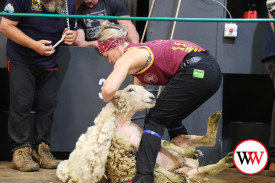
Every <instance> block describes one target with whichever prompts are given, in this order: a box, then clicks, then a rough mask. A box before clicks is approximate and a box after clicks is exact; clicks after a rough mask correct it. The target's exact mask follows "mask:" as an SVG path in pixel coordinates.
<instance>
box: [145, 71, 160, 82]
mask: <svg viewBox="0 0 275 183" xmlns="http://www.w3.org/2000/svg"><path fill="white" fill-rule="evenodd" d="M144 81H145V82H146V83H149V84H154V83H156V82H158V77H157V75H155V74H153V73H148V74H146V75H145V76H144Z"/></svg>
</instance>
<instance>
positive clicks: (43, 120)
mask: <svg viewBox="0 0 275 183" xmlns="http://www.w3.org/2000/svg"><path fill="white" fill-rule="evenodd" d="M38 78H39V79H38V81H37V87H36V92H37V93H36V100H35V104H36V105H35V117H34V125H35V126H34V139H35V144H33V146H34V147H35V149H37V148H38V145H39V144H41V143H42V142H44V143H45V144H47V145H50V135H51V127H52V123H53V116H54V112H55V108H56V97H57V90H58V81H57V77H56V71H41V72H40V74H39V76H38Z"/></svg>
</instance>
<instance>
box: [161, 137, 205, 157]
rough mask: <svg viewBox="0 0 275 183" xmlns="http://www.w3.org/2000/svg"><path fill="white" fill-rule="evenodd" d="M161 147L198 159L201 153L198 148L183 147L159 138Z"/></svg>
mask: <svg viewBox="0 0 275 183" xmlns="http://www.w3.org/2000/svg"><path fill="white" fill-rule="evenodd" d="M161 147H162V148H164V149H167V150H172V151H174V152H177V153H179V154H181V155H183V156H184V157H186V158H192V159H198V158H199V156H202V155H203V154H202V152H201V151H200V150H195V149H184V148H181V147H179V146H176V145H174V144H172V143H170V142H168V141H165V140H161Z"/></svg>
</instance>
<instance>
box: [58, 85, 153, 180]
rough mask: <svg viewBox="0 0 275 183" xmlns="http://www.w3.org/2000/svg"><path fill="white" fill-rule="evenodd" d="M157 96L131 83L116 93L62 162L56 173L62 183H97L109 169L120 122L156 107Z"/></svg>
mask: <svg viewBox="0 0 275 183" xmlns="http://www.w3.org/2000/svg"><path fill="white" fill-rule="evenodd" d="M154 105H155V97H154V95H153V94H152V93H150V92H148V91H147V90H145V89H144V88H143V87H141V86H137V85H130V86H128V87H126V88H125V89H124V90H120V91H118V92H116V94H115V97H114V99H113V100H112V102H109V103H107V104H106V106H105V107H103V108H102V110H101V112H100V113H99V114H98V116H97V117H96V118H95V120H94V126H91V127H89V128H88V129H87V131H86V133H85V134H82V135H81V136H80V137H79V139H78V141H77V142H76V146H75V149H74V150H73V152H72V153H71V154H70V156H69V159H68V160H64V161H61V162H60V163H59V165H58V167H57V170H56V175H57V177H58V178H59V179H60V180H61V181H62V182H69V183H96V182H99V181H100V179H101V178H102V177H103V175H104V172H105V164H106V162H107V160H108V154H109V148H110V146H111V141H112V138H113V133H114V131H115V128H116V125H117V124H118V123H119V124H123V123H126V122H127V121H125V119H130V118H131V117H132V116H133V115H134V114H135V113H136V112H137V111H142V110H144V109H146V108H152V107H154Z"/></svg>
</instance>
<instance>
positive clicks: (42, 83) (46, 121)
mask: <svg viewBox="0 0 275 183" xmlns="http://www.w3.org/2000/svg"><path fill="white" fill-rule="evenodd" d="M56 73H57V71H46V70H41V69H29V68H26V67H22V66H18V65H14V64H9V85H10V109H9V110H10V111H9V124H8V127H9V128H8V129H9V135H10V139H11V148H12V151H15V150H16V149H19V148H21V147H33V148H37V146H38V144H40V143H41V142H44V143H46V144H49V143H50V130H51V126H52V122H53V115H54V111H55V107H56V95H57V89H58V82H57V78H56ZM34 103H35V105H33V104H34ZM34 106H35V107H34ZM33 107H34V108H33ZM33 109H34V111H35V116H34V144H31V143H30V141H29V137H30V112H31V111H32V110H33Z"/></svg>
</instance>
